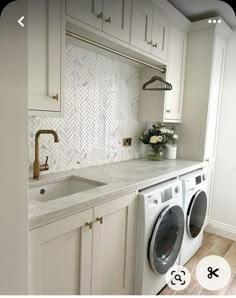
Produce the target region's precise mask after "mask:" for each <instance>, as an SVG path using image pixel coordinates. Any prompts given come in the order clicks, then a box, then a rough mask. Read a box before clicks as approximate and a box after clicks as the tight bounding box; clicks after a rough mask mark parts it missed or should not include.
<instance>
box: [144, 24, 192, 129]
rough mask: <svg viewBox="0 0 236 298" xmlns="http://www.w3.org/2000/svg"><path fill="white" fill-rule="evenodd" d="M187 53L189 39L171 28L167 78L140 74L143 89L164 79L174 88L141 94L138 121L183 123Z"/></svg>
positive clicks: (174, 28) (163, 75)
mask: <svg viewBox="0 0 236 298" xmlns="http://www.w3.org/2000/svg"><path fill="white" fill-rule="evenodd" d="M186 51H187V35H186V34H185V33H184V32H182V31H180V30H179V29H178V28H176V27H175V26H174V25H172V26H171V28H170V40H169V49H168V64H167V72H166V74H160V73H158V74H157V72H156V71H153V70H149V69H143V70H142V71H141V85H142V84H143V83H145V82H147V81H148V80H150V78H151V77H152V76H156V75H157V76H161V77H162V78H163V79H164V80H166V81H167V82H169V83H170V84H171V85H172V90H170V91H144V90H142V89H141V90H140V97H141V98H140V104H139V120H140V121H145V122H174V123H180V122H182V109H183V96H184V83H185V65H186ZM154 87H157V88H160V87H162V88H163V87H164V85H163V84H162V85H160V83H158V84H156V85H155V83H154V84H153V85H152V86H150V88H154Z"/></svg>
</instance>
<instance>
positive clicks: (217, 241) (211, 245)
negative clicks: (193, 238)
mask: <svg viewBox="0 0 236 298" xmlns="http://www.w3.org/2000/svg"><path fill="white" fill-rule="evenodd" d="M208 255H218V256H221V257H224V258H225V259H226V260H227V261H228V263H229V264H230V267H231V270H232V277H231V281H230V282H229V284H228V285H227V287H225V288H224V289H222V290H219V291H208V290H206V289H203V288H202V287H201V286H200V285H199V283H198V282H197V279H196V275H195V269H196V267H197V264H198V263H199V261H200V260H201V259H202V258H203V257H205V256H208ZM185 266H186V267H187V268H188V270H189V271H190V272H191V276H192V280H191V283H190V285H189V286H188V288H187V289H185V290H183V291H178V292H175V291H173V290H172V289H170V288H169V287H168V286H167V287H165V288H164V289H163V291H162V292H161V293H160V295H236V242H235V241H232V240H229V239H226V238H223V237H219V236H216V235H213V234H209V233H204V238H203V243H202V246H201V248H200V249H199V250H198V251H197V253H196V254H195V255H194V256H193V257H192V258H191V259H190V260H189V261H188V263H187V264H185Z"/></svg>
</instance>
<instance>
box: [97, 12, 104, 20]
mask: <svg viewBox="0 0 236 298" xmlns="http://www.w3.org/2000/svg"><path fill="white" fill-rule="evenodd" d="M97 18H98V19H102V18H103V13H102V11H101V12H100V13H99V14H97Z"/></svg>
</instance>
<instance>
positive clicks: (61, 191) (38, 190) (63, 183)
mask: <svg viewBox="0 0 236 298" xmlns="http://www.w3.org/2000/svg"><path fill="white" fill-rule="evenodd" d="M103 185H105V184H104V183H101V182H98V181H94V180H88V179H84V178H81V177H76V176H70V177H67V178H64V179H60V180H59V181H56V182H53V183H50V182H49V183H47V184H44V185H41V186H36V187H32V188H30V189H29V197H30V199H35V200H38V201H40V202H48V201H52V200H55V199H59V198H62V197H66V196H69V195H72V194H76V193H80V192H82V191H86V190H89V189H92V188H95V187H99V186H103Z"/></svg>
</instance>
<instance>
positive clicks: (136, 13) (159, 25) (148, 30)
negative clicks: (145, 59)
mask: <svg viewBox="0 0 236 298" xmlns="http://www.w3.org/2000/svg"><path fill="white" fill-rule="evenodd" d="M168 26H169V23H168V20H167V19H166V18H165V17H164V16H163V15H161V13H160V11H159V10H157V9H155V8H153V7H152V6H151V5H150V4H149V2H147V1H145V0H134V2H133V11H132V30H131V44H132V45H133V46H135V47H137V48H139V49H141V50H143V51H146V52H148V53H151V54H152V55H154V56H156V57H158V58H160V59H162V60H165V61H166V59H167V48H168V32H169V30H168V29H169V28H168Z"/></svg>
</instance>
